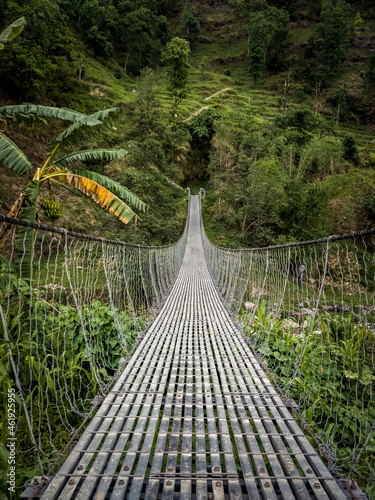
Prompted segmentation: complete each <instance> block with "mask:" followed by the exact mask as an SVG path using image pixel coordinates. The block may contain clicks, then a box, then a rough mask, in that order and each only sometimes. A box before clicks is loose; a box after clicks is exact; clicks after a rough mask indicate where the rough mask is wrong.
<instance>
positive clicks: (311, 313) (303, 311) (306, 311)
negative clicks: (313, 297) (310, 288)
mask: <svg viewBox="0 0 375 500" xmlns="http://www.w3.org/2000/svg"><path fill="white" fill-rule="evenodd" d="M301 315H302V316H310V317H311V318H312V317H313V316H314V311H312V310H311V309H306V308H305V307H303V308H302V309H301Z"/></svg>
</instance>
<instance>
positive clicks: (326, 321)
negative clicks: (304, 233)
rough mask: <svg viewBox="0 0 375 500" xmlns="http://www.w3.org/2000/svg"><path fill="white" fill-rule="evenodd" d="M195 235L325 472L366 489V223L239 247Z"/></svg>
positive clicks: (372, 481) (374, 414) (371, 451)
mask: <svg viewBox="0 0 375 500" xmlns="http://www.w3.org/2000/svg"><path fill="white" fill-rule="evenodd" d="M202 240H203V249H204V254H205V258H206V261H207V265H208V267H209V270H210V273H211V276H212V278H213V280H214V282H215V283H216V285H217V288H218V290H219V291H220V293H221V295H222V297H223V299H224V301H225V302H226V304H227V307H228V309H229V310H230V311H231V313H232V314H233V315H234V316H238V315H239V317H240V319H241V321H242V325H243V327H244V332H245V334H246V336H247V338H248V341H249V343H250V345H251V346H252V347H253V348H254V350H255V352H256V353H257V355H258V356H259V358H260V359H261V360H262V363H263V366H264V367H265V368H266V369H267V371H268V372H269V373H270V376H271V377H272V379H273V381H274V382H275V384H276V385H277V387H278V388H279V390H280V391H281V392H282V393H283V395H284V396H285V398H286V399H287V400H288V401H289V402H290V404H291V406H293V407H294V411H295V413H296V414H297V413H298V414H299V415H300V417H302V424H303V426H305V428H306V429H307V430H308V431H309V433H310V434H309V438H310V439H311V440H312V442H314V443H315V444H318V445H319V448H320V450H321V452H322V453H323V455H324V456H325V458H326V460H327V461H328V464H329V467H330V468H331V471H332V472H334V473H336V474H339V475H342V476H343V477H345V478H348V479H350V478H355V479H356V480H357V482H358V483H359V484H360V486H361V485H362V486H363V487H365V488H366V491H367V493H368V494H369V496H370V497H371V495H375V432H374V431H375V392H374V391H375V384H374V382H375V357H374V350H375V333H374V332H375V279H374V278H375V229H371V230H369V231H362V232H359V233H353V234H349V235H343V236H331V237H329V238H325V239H321V240H316V241H309V242H303V243H292V244H289V245H280V246H275V247H269V248H254V249H241V250H236V249H227V248H221V247H218V246H216V245H214V244H213V243H211V242H210V241H209V239H208V237H207V235H206V234H205V232H204V230H203V228H202ZM296 410H298V411H296Z"/></svg>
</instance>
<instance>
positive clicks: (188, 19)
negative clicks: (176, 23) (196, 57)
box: [181, 5, 201, 45]
mask: <svg viewBox="0 0 375 500" xmlns="http://www.w3.org/2000/svg"><path fill="white" fill-rule="evenodd" d="M181 24H182V29H183V32H184V38H185V39H186V40H187V41H188V42H189V43H190V45H192V44H193V43H194V42H197V41H198V38H199V34H200V30H201V27H200V24H199V21H198V19H197V18H196V17H195V16H194V14H193V13H192V11H191V7H190V6H189V5H188V6H186V7H185V9H184V10H183V12H182V14H181Z"/></svg>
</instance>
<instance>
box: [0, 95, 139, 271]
mask: <svg viewBox="0 0 375 500" xmlns="http://www.w3.org/2000/svg"><path fill="white" fill-rule="evenodd" d="M115 112H116V108H112V109H107V110H103V111H98V112H96V113H94V114H92V115H85V114H83V113H79V112H77V111H74V110H71V109H64V108H53V107H47V106H38V105H34V104H21V105H17V106H4V107H2V108H0V116H2V117H3V118H5V119H6V120H8V121H9V122H12V121H16V122H20V123H22V122H26V123H28V124H30V123H35V122H36V121H38V120H43V121H45V118H51V117H53V118H60V119H61V120H67V121H71V122H72V125H71V126H70V127H69V128H67V129H66V130H65V131H64V132H62V133H61V134H60V135H59V136H58V137H57V138H56V139H55V141H54V143H53V145H52V151H51V153H50V154H49V155H48V157H47V159H46V161H45V163H44V165H42V166H37V167H36V171H35V173H34V176H33V179H32V181H31V182H29V183H28V185H27V188H26V191H25V193H22V194H21V196H20V198H19V200H17V201H16V203H15V205H14V207H16V208H13V209H12V210H11V212H12V216H14V217H18V215H20V218H21V219H24V220H27V221H29V222H34V221H35V220H36V217H37V208H38V199H39V194H40V188H41V185H42V183H43V182H47V183H48V184H49V186H50V189H51V193H52V185H53V184H56V185H59V186H62V187H66V188H68V189H70V190H71V189H73V191H75V192H77V191H81V192H82V193H84V194H85V195H86V196H88V197H89V198H92V199H93V200H94V201H95V202H96V203H98V204H99V205H100V206H102V207H103V208H106V209H107V210H108V211H109V212H111V213H112V214H114V215H115V216H116V217H118V218H119V219H120V220H121V221H122V222H124V223H125V224H127V223H128V222H129V221H130V220H131V219H132V218H133V217H134V216H135V215H136V214H135V213H134V212H133V210H132V209H131V208H130V207H129V205H128V204H127V203H131V204H133V205H134V206H135V207H136V208H137V209H139V210H143V211H145V204H144V203H143V202H142V201H141V200H140V199H139V198H137V196H135V195H134V194H133V193H131V192H130V191H129V190H128V189H126V188H125V187H124V186H122V185H121V184H119V183H117V182H115V181H113V180H112V179H110V178H109V177H106V176H104V175H100V174H98V173H96V172H92V171H90V170H86V169H81V168H77V167H76V165H77V164H79V163H84V162H85V161H88V160H102V159H106V160H112V159H120V158H123V157H124V156H125V155H126V154H127V152H126V151H124V150H121V149H120V150H111V149H89V150H81V151H75V152H70V153H67V154H66V149H67V147H69V146H72V145H74V144H77V143H79V142H80V140H81V139H82V137H83V135H84V134H86V135H87V133H89V132H90V131H92V130H93V128H94V127H95V128H98V127H101V126H103V125H104V123H105V122H108V121H109V120H110V119H111V118H112V116H113V115H114V113H115ZM0 159H1V160H3V161H4V163H6V164H7V165H8V167H9V168H10V169H11V170H13V171H14V172H16V173H17V174H19V175H24V174H26V173H27V172H30V171H32V170H33V169H34V167H33V165H32V163H31V162H30V160H29V159H28V158H27V157H26V155H25V154H23V153H22V151H21V150H20V149H19V148H18V147H17V145H16V144H15V143H14V142H13V141H11V140H10V139H9V137H7V136H6V135H5V134H4V133H3V132H0ZM72 166H73V168H72ZM20 200H21V202H20ZM51 200H53V195H52V194H51ZM55 208H57V207H56V206H55ZM55 215H57V213H56V211H55ZM51 218H53V217H51ZM55 218H58V217H55ZM3 233H4V230H3ZM33 241H34V230H33V229H30V228H25V229H23V230H21V232H20V233H19V237H18V248H19V250H21V252H22V254H23V262H22V273H23V276H24V277H28V276H30V275H31V272H32V270H31V265H32V251H33Z"/></svg>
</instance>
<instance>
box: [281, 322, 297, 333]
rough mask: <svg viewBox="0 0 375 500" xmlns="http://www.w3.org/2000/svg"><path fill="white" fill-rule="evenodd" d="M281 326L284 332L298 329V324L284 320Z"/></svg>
mask: <svg viewBox="0 0 375 500" xmlns="http://www.w3.org/2000/svg"><path fill="white" fill-rule="evenodd" d="M281 326H282V327H283V329H284V330H289V329H291V330H298V329H299V324H298V323H295V322H294V321H293V320H291V319H284V321H283V322H282V323H281Z"/></svg>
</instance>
